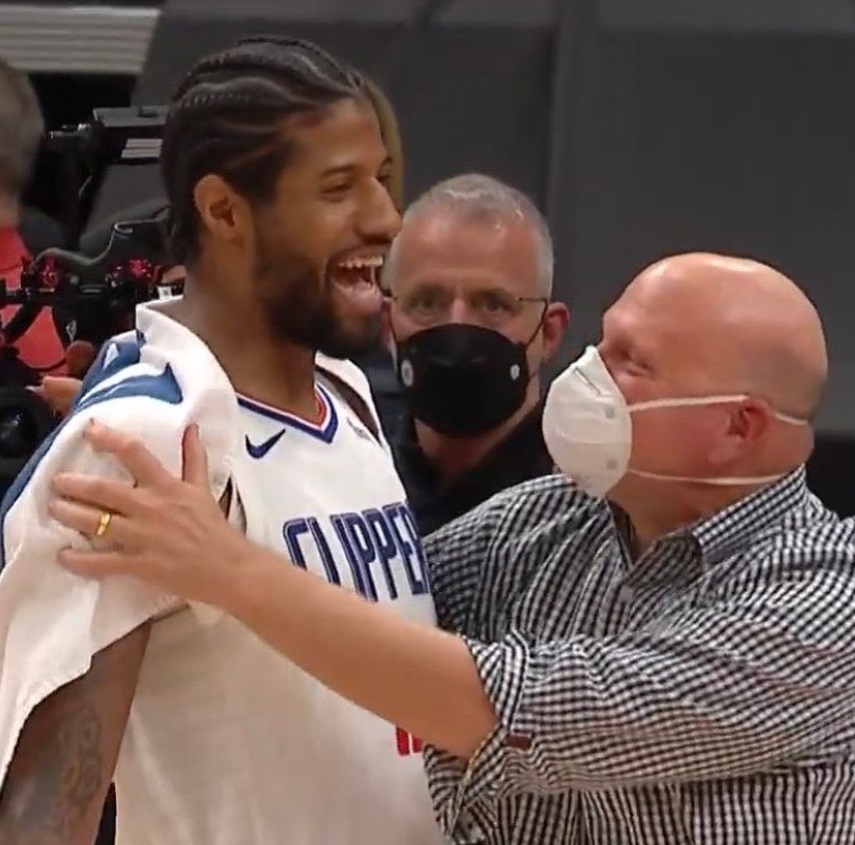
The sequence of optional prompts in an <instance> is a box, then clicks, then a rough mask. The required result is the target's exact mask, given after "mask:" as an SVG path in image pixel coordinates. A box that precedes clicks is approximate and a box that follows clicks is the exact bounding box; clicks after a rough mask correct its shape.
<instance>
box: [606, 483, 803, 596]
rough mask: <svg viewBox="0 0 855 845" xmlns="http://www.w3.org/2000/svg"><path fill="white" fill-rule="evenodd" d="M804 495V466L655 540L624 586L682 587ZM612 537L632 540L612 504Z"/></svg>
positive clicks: (777, 521) (778, 521)
mask: <svg viewBox="0 0 855 845" xmlns="http://www.w3.org/2000/svg"><path fill="white" fill-rule="evenodd" d="M809 496H810V491H809V490H808V487H807V480H806V473H805V468H804V466H800V467H798V468H797V469H795V470H793V471H792V472H790V473H788V474H787V475H785V476H784V477H783V478H781V479H780V480H779V481H777V482H775V483H773V484H771V485H769V486H768V487H764V488H763V489H762V490H758V491H757V492H755V493H752V494H751V495H750V496H746V497H744V498H742V499H740V500H739V501H738V502H735V503H734V504H732V505H730V506H729V507H727V508H725V509H724V510H721V511H719V512H718V513H716V514H714V515H713V516H711V517H708V518H707V519H704V520H701V521H700V522H696V523H694V524H693V525H690V526H688V527H686V528H683V529H680V530H679V531H675V532H674V533H673V534H669V535H668V536H666V537H663V538H661V539H660V540H659V541H657V542H656V543H654V544H653V546H651V548H650V549H649V550H648V551H647V552H646V553H645V554H643V555H642V556H641V557H640V558H638V559H637V560H635V561H632V562H629V563H628V566H627V573H626V574H627V583H628V584H630V585H635V586H638V585H640V584H641V583H650V582H657V583H659V582H662V581H667V582H669V583H678V582H679V583H685V582H687V581H691V580H693V579H694V578H696V577H698V576H699V575H700V574H701V573H702V572H704V571H708V570H709V569H711V568H712V567H714V566H715V565H716V564H718V563H720V562H722V561H723V560H725V559H726V558H727V557H729V556H730V555H732V554H734V553H735V552H737V551H744V550H745V548H746V546H747V545H749V544H750V543H751V542H752V539H753V538H756V537H758V536H759V535H761V534H763V533H765V532H767V531H769V530H772V529H775V528H778V527H780V526H781V525H783V524H784V523H785V522H786V521H787V520H788V518H789V517H790V516H791V515H792V514H793V513H794V512H795V511H796V510H798V509H799V508H801V507H802V506H803V505H804V504H805V503H806V502H807V499H808V497H809ZM611 511H612V518H613V520H614V524H615V526H616V527H617V529H618V536H619V537H621V538H624V540H625V543H626V548H625V554H626V555H627V557H626V559H627V560H628V561H629V557H628V551H629V546H630V545H631V539H632V525H631V523H630V520H629V518H628V517H627V515H626V514H625V513H624V512H623V511H622V510H620V509H619V508H617V507H615V506H612V507H611Z"/></svg>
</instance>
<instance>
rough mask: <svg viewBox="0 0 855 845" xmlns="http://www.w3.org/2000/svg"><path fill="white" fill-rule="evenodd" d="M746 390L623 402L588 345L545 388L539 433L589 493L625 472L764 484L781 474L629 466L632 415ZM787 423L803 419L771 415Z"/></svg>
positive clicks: (730, 397)
mask: <svg viewBox="0 0 855 845" xmlns="http://www.w3.org/2000/svg"><path fill="white" fill-rule="evenodd" d="M747 398H748V397H747V396H746V395H745V394H727V395H723V396H694V397H687V398H676V399H653V400H650V401H648V402H636V403H635V404H633V405H628V404H627V402H626V399H625V398H624V396H623V393H621V390H620V388H619V387H618V386H617V384H616V383H615V380H614V379H613V378H612V375H611V373H610V372H609V370H608V367H606V365H605V363H604V362H603V359H602V358H601V357H600V353H599V352H598V351H597V349H596V347H594V346H589V347H588V348H587V349H586V350H585V351H584V352H583V353H582V355H581V356H580V357H579V358H578V359H577V360H576V361H574V362H573V363H572V364H571V365H570V366H569V367H568V368H567V369H566V370H565V371H564V372H563V373H561V375H559V376H558V377H557V378H556V379H555V380H554V381H553V382H552V385H551V386H550V388H549V392H548V393H547V396H546V402H545V404H544V408H543V437H544V440H545V441H546V446H547V448H548V449H549V454H550V455H551V456H552V460H553V461H554V462H555V465H556V466H557V467H558V469H559V470H561V472H563V473H564V475H566V476H567V477H568V478H569V479H570V480H571V481H573V482H574V483H575V484H576V485H577V486H578V487H579V488H580V489H582V490H584V491H585V492H586V493H589V494H590V495H592V496H605V495H606V493H608V492H609V490H611V489H612V487H614V486H615V484H617V483H618V481H620V480H621V478H623V476H624V475H626V473H627V472H630V473H632V474H633V475H638V476H641V477H643V478H653V479H658V480H661V481H691V482H696V483H701V484H714V485H721V486H731V485H740V484H764V483H769V482H772V481H777V480H778V479H779V478H781V477H783V476H782V475H774V476H765V477H759V478H737V477H732V478H690V477H684V476H676V475H659V474H657V473H652V472H643V471H641V470H633V469H630V467H629V459H630V454H631V452H632V414H633V413H635V412H637V411H644V410H647V409H650V408H681V407H695V406H703V405H719V404H721V403H723V402H742V401H744V400H745V399H747ZM775 416H776V417H778V419H780V420H782V421H784V422H787V423H790V424H791V425H807V423H806V421H805V420H799V419H796V418H795V417H788V416H787V415H785V414H779V413H776V414H775Z"/></svg>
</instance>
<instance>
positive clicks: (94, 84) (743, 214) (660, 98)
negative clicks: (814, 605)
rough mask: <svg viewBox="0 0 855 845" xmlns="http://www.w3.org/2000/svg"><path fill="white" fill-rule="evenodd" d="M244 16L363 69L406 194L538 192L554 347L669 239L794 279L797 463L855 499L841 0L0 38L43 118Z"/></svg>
mask: <svg viewBox="0 0 855 845" xmlns="http://www.w3.org/2000/svg"><path fill="white" fill-rule="evenodd" d="M256 32H278V33H282V34H289V35H296V36H302V37H307V38H310V39H312V40H315V41H317V42H319V43H320V44H322V45H323V46H325V47H327V48H329V49H330V50H332V51H333V52H335V53H340V54H341V55H342V56H343V57H344V58H346V59H348V60H350V61H351V62H353V63H355V64H356V65H358V66H360V67H361V68H363V69H364V70H365V71H367V72H368V73H369V74H370V75H372V76H373V77H374V78H375V79H376V80H377V81H378V82H379V83H380V85H381V86H382V87H383V88H384V89H385V90H386V92H387V93H388V94H389V96H390V99H391V100H392V102H393V103H394V105H395V107H396V109H397V111H398V114H399V117H400V121H401V125H402V130H403V136H404V144H405V148H406V194H407V196H408V197H413V196H414V195H415V194H417V193H419V192H421V191H422V190H423V189H425V188H426V187H428V186H429V185H430V184H432V183H434V182H436V181H437V180H439V179H442V178H444V177H446V176H449V175H452V174H455V173H459V172H461V171H469V170H475V171H480V172H485V173H489V174H491V175H494V176H497V177H499V178H500V179H502V180H505V181H507V182H510V183H511V184H512V185H514V186H515V187H517V188H519V189H521V190H523V191H525V192H526V193H528V194H529V195H531V196H532V197H533V198H534V199H535V200H536V201H537V202H538V203H539V205H540V206H541V207H542V208H543V209H544V211H545V212H546V213H547V215H548V218H549V221H550V223H551V226H552V229H553V234H554V238H555V243H556V249H557V257H558V268H557V276H556V279H557V296H558V297H559V298H562V299H564V300H565V301H566V302H568V303H569V305H570V306H571V308H572V310H573V316H574V319H573V324H572V326H571V331H570V344H569V345H568V348H567V350H566V352H565V355H564V357H563V358H562V360H561V361H560V362H559V365H560V364H563V363H565V362H566V360H567V359H568V357H569V356H570V355H571V354H573V353H574V352H576V351H578V349H579V348H580V347H581V346H583V345H584V344H585V343H587V342H589V341H591V340H595V339H596V338H597V336H598V332H599V318H600V314H601V313H602V311H603V309H604V307H605V306H606V305H607V304H608V303H609V302H610V301H611V300H612V299H613V298H614V296H615V295H616V293H617V292H618V290H619V289H620V288H621V287H622V286H623V285H624V283H625V282H626V281H627V280H628V279H629V278H630V277H631V276H632V275H633V274H634V273H636V272H637V271H638V270H639V269H641V268H642V267H643V266H644V265H646V264H648V263H649V262H651V261H653V260H655V259H657V258H659V257H661V256H663V255H665V254H668V253H674V252H680V251H685V250H695V249H701V250H713V251H721V252H730V253H737V254H743V255H749V256H752V257H755V258H758V259H760V260H763V261H766V262H769V263H771V264H773V265H775V266H777V267H779V268H780V269H781V270H783V271H784V272H786V273H787V274H789V275H791V276H792V277H793V278H795V279H796V280H797V281H799V283H800V284H801V285H802V286H803V287H804V288H805V290H806V291H807V292H808V294H809V295H810V296H811V297H812V298H813V300H814V302H815V303H816V304H817V306H818V308H819V310H820V312H821V314H822V316H823V318H824V321H825V325H826V330H827V333H828V336H829V343H830V354H831V367H832V369H831V372H832V378H831V385H830V389H829V394H828V397H827V400H826V403H825V407H824V410H823V413H822V416H821V418H820V423H819V444H818V448H817V452H816V455H815V456H814V459H813V461H812V464H811V468H810V469H811V475H812V480H813V482H814V486H815V488H816V489H817V490H818V492H819V493H820V494H821V495H822V496H823V498H824V499H825V500H826V501H827V502H828V503H829V504H830V505H831V506H832V507H835V508H837V509H838V510H840V511H841V512H844V513H846V514H852V513H855V486H853V485H852V484H851V483H850V481H849V479H850V474H851V471H852V469H851V468H852V467H855V391H853V389H852V385H853V380H855V331H853V329H852V328H851V324H852V315H853V313H855V307H853V306H855V285H853V283H852V279H853V269H855V267H853V265H855V108H853V97H852V93H851V90H852V88H853V80H855V49H853V47H855V3H853V2H852V0H715V2H710V0H266V2H258V0H256V2H224V1H223V0H167V2H163V3H152V2H121V0H113V2H111V3H96V2H92V0H90V2H89V3H88V4H87V5H86V6H85V7H81V6H75V5H72V4H67V5H65V4H62V3H58V2H53V3H42V2H29V3H6V2H3V1H2V0H0V55H3V56H4V57H5V58H6V59H7V60H8V61H10V62H11V63H12V64H13V65H14V66H16V67H18V68H19V69H22V70H25V71H27V72H28V73H29V74H30V75H31V78H32V79H33V82H34V84H35V85H36V87H37V91H38V94H39V97H40V99H41V102H42V107H43V109H44V112H45V116H46V120H47V123H48V126H49V127H59V126H62V125H65V124H69V123H76V122H80V121H85V120H88V119H89V117H90V116H91V113H92V109H93V108H94V107H108V106H126V105H129V104H132V103H136V104H144V105H162V104H164V103H165V101H166V98H167V96H168V94H169V92H170V90H171V89H172V87H173V86H174V85H175V83H176V82H177V80H178V79H179V78H180V76H181V75H182V73H183V72H184V71H185V70H186V69H187V68H188V67H189V65H190V64H191V63H192V62H193V61H194V60H195V59H196V58H197V57H198V56H200V55H201V54H203V53H207V52H209V51H212V50H215V49H217V48H219V47H222V46H224V45H226V44H227V43H229V42H231V41H233V40H234V39H235V38H236V37H237V36H238V35H241V34H249V33H256ZM59 166H60V165H59V163H58V161H56V160H54V158H52V157H51V156H50V155H49V154H47V153H46V154H45V158H44V160H43V161H41V162H40V164H39V166H38V167H37V168H36V173H37V176H36V178H35V179H34V182H33V184H32V186H31V188H30V190H29V194H28V196H27V201H28V204H29V205H31V206H33V207H35V208H38V209H41V210H43V211H45V212H46V213H48V214H51V215H54V216H57V217H61V209H60V208H58V207H57V203H58V202H59V200H58V197H57V194H56V190H55V185H56V184H57V179H58V174H57V168H58V167H59ZM159 195H160V187H159V184H158V176H157V171H156V168H155V167H136V168H128V167H121V166H116V167H114V168H112V169H111V171H110V172H109V173H108V175H107V178H106V180H105V183H104V185H103V188H102V189H101V190H100V191H99V193H98V196H97V197H96V200H95V204H94V211H93V213H92V216H91V219H90V225H97V223H98V221H99V220H102V219H104V218H106V217H107V216H110V215H113V214H115V213H116V212H118V211H120V210H121V209H123V208H125V207H127V206H130V205H132V204H135V203H137V202H140V201H142V200H147V199H154V198H157V197H158V196H159ZM699 342H703V338H699Z"/></svg>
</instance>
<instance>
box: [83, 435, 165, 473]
mask: <svg viewBox="0 0 855 845" xmlns="http://www.w3.org/2000/svg"><path fill="white" fill-rule="evenodd" d="M83 436H84V437H85V438H86V439H87V440H88V441H89V443H90V444H91V445H92V447H93V448H94V449H96V450H97V451H99V452H109V453H110V454H112V455H115V457H116V458H118V460H119V462H120V463H121V464H122V466H123V467H124V468H125V469H126V470H127V471H128V472H129V473H130V474H131V475H132V476H133V477H134V479H136V481H137V483H138V484H140V485H143V486H146V487H161V486H163V485H168V484H170V483H171V482H174V481H175V478H174V476H172V475H171V474H170V473H169V472H168V471H167V470H166V468H165V467H164V466H163V464H161V463H160V461H158V459H157V458H156V457H155V456H154V455H152V453H151V452H149V450H148V449H146V447H145V445H144V444H143V442H142V441H141V440H140V439H139V438H137V437H131V436H130V435H128V434H122V433H121V432H119V431H116V430H115V429H113V428H109V427H108V426H106V425H103V424H102V423H99V422H96V421H95V420H90V422H89V425H88V426H87V427H86V430H85V432H84V435H83Z"/></svg>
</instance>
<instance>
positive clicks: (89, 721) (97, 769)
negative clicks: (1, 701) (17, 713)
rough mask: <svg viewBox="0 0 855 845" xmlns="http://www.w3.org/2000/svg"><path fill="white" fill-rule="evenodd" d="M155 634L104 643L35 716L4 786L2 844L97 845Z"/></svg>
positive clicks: (141, 632) (135, 634)
mask: <svg viewBox="0 0 855 845" xmlns="http://www.w3.org/2000/svg"><path fill="white" fill-rule="evenodd" d="M148 634H149V625H148V624H146V625H144V626H143V627H141V628H138V629H137V630H136V631H134V632H133V633H131V634H129V635H128V636H127V637H125V638H124V639H122V640H119V641H118V642H116V643H114V644H113V645H111V646H109V647H108V648H106V649H104V651H102V652H100V653H99V654H97V655H96V656H95V658H94V659H93V661H92V666H91V668H90V670H89V672H88V673H87V674H86V675H84V676H83V677H82V678H79V679H77V680H76V681H73V682H72V683H70V684H68V685H67V686H65V687H63V688H62V689H59V690H57V691H56V692H55V693H54V694H53V695H51V696H50V697H49V698H48V699H46V700H45V701H43V702H42V703H41V704H39V706H38V707H36V709H35V710H34V711H33V712H32V713H31V714H30V717H29V719H27V723H26V725H25V726H24V730H23V731H22V733H21V737H20V739H19V741H18V746H17V748H16V749H15V756H14V759H13V760H12V764H11V766H10V767H9V771H8V773H7V777H6V782H5V784H4V785H3V789H2V791H0V845H91V843H92V841H93V839H94V838H95V833H96V831H97V827H98V822H99V820H100V817H101V810H102V807H103V803H104V797H105V796H106V793H107V789H108V787H109V785H110V781H111V779H112V777H113V769H114V767H115V765H116V758H117V757H118V753H119V747H120V745H121V741H122V736H123V735H124V730H125V724H126V722H127V718H128V712H129V711H130V705H131V701H132V700H133V696H134V691H135V689H136V682H137V677H138V675H139V668H140V665H141V664H142V658H143V656H144V654H145V648H146V644H147V642H148Z"/></svg>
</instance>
